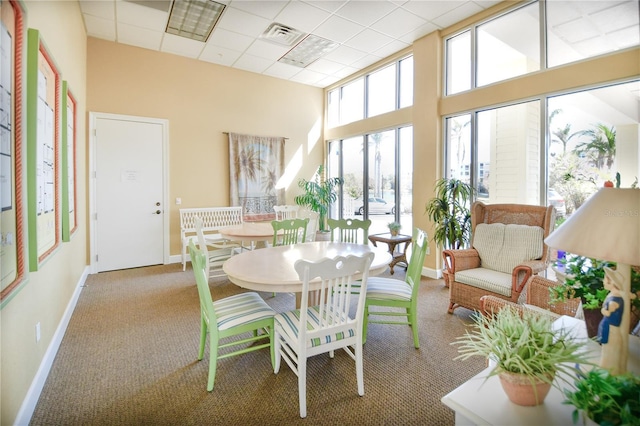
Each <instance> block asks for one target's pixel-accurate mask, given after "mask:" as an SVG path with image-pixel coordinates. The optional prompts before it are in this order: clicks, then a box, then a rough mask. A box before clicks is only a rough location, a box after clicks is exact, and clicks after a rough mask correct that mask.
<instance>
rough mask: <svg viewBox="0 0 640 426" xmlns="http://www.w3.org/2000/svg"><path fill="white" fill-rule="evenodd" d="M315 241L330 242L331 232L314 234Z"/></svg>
mask: <svg viewBox="0 0 640 426" xmlns="http://www.w3.org/2000/svg"><path fill="white" fill-rule="evenodd" d="M316 241H331V232H329V231H318V232H316Z"/></svg>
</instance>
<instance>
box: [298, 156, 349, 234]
mask: <svg viewBox="0 0 640 426" xmlns="http://www.w3.org/2000/svg"><path fill="white" fill-rule="evenodd" d="M343 182H344V181H343V180H342V179H341V178H339V177H334V178H328V179H327V178H326V177H325V175H324V166H322V165H320V166H318V170H317V171H316V174H315V176H314V179H313V180H306V179H300V180H299V181H298V186H299V187H300V188H302V190H304V194H301V195H298V196H296V197H295V198H294V201H295V203H296V204H297V205H299V206H303V207H308V208H309V209H310V210H312V211H314V212H316V213H318V227H319V229H320V231H319V232H320V233H325V234H326V233H327V232H328V229H327V215H328V214H329V208H330V206H331V203H333V202H335V201H336V200H337V199H338V193H337V190H338V188H339V187H340V185H342V184H343ZM319 239H323V238H319Z"/></svg>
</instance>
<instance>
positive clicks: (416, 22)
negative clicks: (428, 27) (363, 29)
mask: <svg viewBox="0 0 640 426" xmlns="http://www.w3.org/2000/svg"><path fill="white" fill-rule="evenodd" d="M426 23H427V21H426V20H425V19H422V18H420V17H419V16H416V15H414V14H413V13H410V12H407V11H406V10H404V9H396V10H394V11H393V12H391V13H390V14H388V15H387V16H385V17H384V18H382V19H380V20H379V21H378V22H376V23H375V24H373V25H372V26H371V28H373V29H374V30H377V31H380V32H381V33H383V34H386V35H388V36H390V37H393V38H399V37H400V36H403V35H405V34H407V33H408V32H409V31H413V30H415V29H416V28H419V27H421V26H423V25H424V24H426Z"/></svg>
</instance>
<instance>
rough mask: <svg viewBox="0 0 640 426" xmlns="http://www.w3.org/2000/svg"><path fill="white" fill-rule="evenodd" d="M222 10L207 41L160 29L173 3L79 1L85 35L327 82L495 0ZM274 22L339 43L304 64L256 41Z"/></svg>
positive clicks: (245, 4)
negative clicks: (285, 58) (290, 62)
mask: <svg viewBox="0 0 640 426" xmlns="http://www.w3.org/2000/svg"><path fill="white" fill-rule="evenodd" d="M216 1H218V2H219V3H223V4H225V5H226V8H225V10H224V12H223V14H222V16H221V17H220V19H219V20H218V22H217V24H216V26H215V28H214V29H213V31H212V33H211V35H210V37H209V38H208V40H207V41H206V42H200V41H194V40H190V39H187V38H184V37H180V36H176V35H173V34H167V33H165V28H166V23H167V20H168V17H169V11H170V9H171V4H172V1H171V0H150V1H146V0H140V1H138V0H79V3H80V9H81V12H82V15H83V18H84V23H85V27H86V30H87V35H88V36H91V37H96V38H100V39H105V40H109V41H115V42H117V43H122V44H128V45H131V46H136V47H141V48H144V49H151V50H156V51H161V52H166V53H171V54H175V55H181V56H185V57H188V58H193V59H198V60H201V61H206V62H211V63H215V64H219V65H223V66H228V67H232V68H237V69H241V70H245V71H250V72H254V73H261V74H265V75H269V76H272V77H276V78H280V79H285V80H290V81H295V82H299V83H303V84H308V85H313V86H317V87H326V86H329V85H331V84H333V83H335V82H336V81H338V80H341V79H342V78H344V77H346V76H348V75H350V74H352V73H354V72H357V71H359V70H361V69H362V68H365V67H367V66H369V65H371V64H373V63H375V62H377V61H379V60H380V59H382V58H385V57H387V56H389V55H392V54H394V53H396V52H398V51H400V50H402V49H405V48H406V47H408V46H410V45H411V43H413V41H415V40H416V39H418V38H420V37H422V36H425V35H427V34H428V33H430V32H432V31H435V30H437V29H442V28H444V27H446V26H449V25H451V24H453V23H455V22H458V21H460V20H462V19H464V18H466V17H469V16H471V15H473V14H475V13H478V12H480V11H481V10H483V9H486V8H488V7H490V6H493V5H494V4H496V3H499V0H489V1H486V0H476V1H471V0H443V1H438V0H337V1H333V0H262V1H250V0H216ZM273 23H278V24H282V25H284V26H287V27H290V28H293V29H296V30H298V31H301V32H302V33H304V35H305V36H306V34H314V35H316V36H319V37H322V38H325V39H327V40H331V41H333V42H336V43H337V44H338V46H337V47H336V48H335V49H334V50H332V51H330V52H329V53H327V54H325V55H324V56H323V57H321V58H320V59H318V60H317V61H315V62H312V63H311V64H310V65H308V66H307V67H306V68H300V67H297V66H293V65H288V64H284V63H281V62H278V59H280V58H281V57H282V56H283V55H284V54H286V53H287V52H288V51H289V50H290V49H291V47H287V46H283V45H278V44H276V43H273V42H270V41H267V40H266V39H263V38H261V35H262V34H263V33H264V32H265V30H266V29H267V28H268V27H269V26H270V25H271V24H273Z"/></svg>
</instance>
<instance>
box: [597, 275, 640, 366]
mask: <svg viewBox="0 0 640 426" xmlns="http://www.w3.org/2000/svg"><path fill="white" fill-rule="evenodd" d="M604 273H605V275H604V288H605V289H607V290H609V294H608V295H607V297H606V299H605V300H604V303H603V304H602V309H601V310H600V311H601V312H602V315H604V318H602V321H600V325H599V327H598V341H599V342H600V343H601V344H602V354H601V358H600V367H602V368H606V369H608V370H610V371H611V374H620V373H622V372H624V371H625V370H626V365H621V364H622V362H623V359H622V358H623V357H622V356H621V354H622V345H623V336H622V333H623V332H624V331H623V330H621V329H620V324H621V323H622V315H623V313H624V309H625V306H624V299H623V297H622V288H623V281H624V278H623V276H622V274H621V273H620V272H618V271H616V270H613V269H611V268H607V267H605V268H604ZM633 296H635V295H632V296H631V297H633ZM624 361H625V364H626V360H624Z"/></svg>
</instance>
